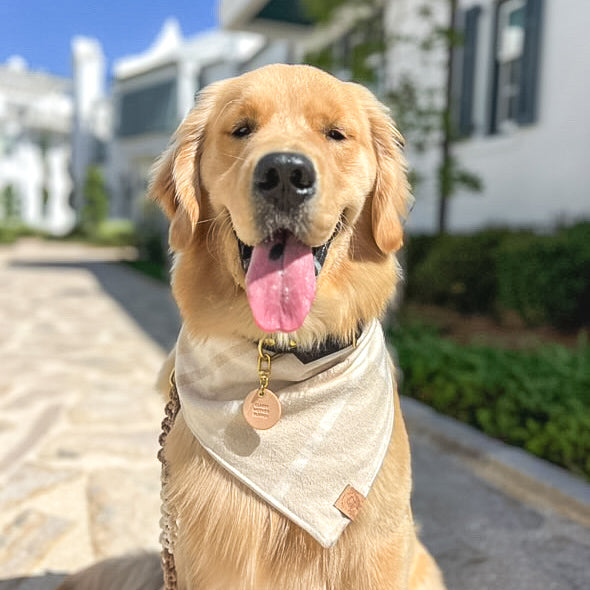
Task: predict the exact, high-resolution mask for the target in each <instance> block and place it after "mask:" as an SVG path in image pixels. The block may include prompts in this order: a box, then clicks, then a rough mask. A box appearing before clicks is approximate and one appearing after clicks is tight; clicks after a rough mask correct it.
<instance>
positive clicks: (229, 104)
mask: <svg viewBox="0 0 590 590" xmlns="http://www.w3.org/2000/svg"><path fill="white" fill-rule="evenodd" d="M402 144H403V139H402V137H401V135H400V133H399V132H398V131H397V130H396V128H395V126H394V124H393V123H392V121H391V119H390V118H389V117H388V115H387V112H386V109H385V108H384V107H383V106H382V105H381V104H380V103H379V102H378V101H377V100H376V99H375V98H374V97H373V95H372V94H371V93H370V92H369V91H367V90H366V89H364V88H363V87H362V86H359V85H357V84H352V83H345V82H340V81H338V80H337V79H336V78H334V77H332V76H330V75H328V74H326V73H324V72H321V71H320V70H317V69H315V68H312V67H309V66H286V65H273V66H267V67H264V68H261V69H259V70H256V71H253V72H250V73H247V74H244V75H242V76H240V77H237V78H232V79H229V80H224V81H222V82H218V83H215V84H213V85H211V86H209V87H207V88H205V89H204V90H203V91H202V92H201V93H200V95H199V97H198V100H197V103H196V105H195V107H194V108H193V110H192V111H191V112H190V113H189V115H188V116H187V118H186V119H185V120H184V121H183V122H182V123H181V125H180V126H179V128H178V129H177V131H176V133H175V135H174V137H173V140H172V143H171V146H170V147H169V149H168V150H167V151H166V152H165V153H164V154H163V155H162V157H161V158H160V160H159V161H158V162H157V163H156V165H155V166H154V172H153V177H152V183H151V187H150V192H151V195H152V197H153V198H155V199H156V200H157V201H158V202H159V203H160V204H161V206H162V207H163V209H164V211H165V212H166V213H167V215H168V216H169V218H170V219H171V224H170V245H171V248H172V249H173V250H174V251H175V253H176V259H175V264H174V271H173V290H174V294H175V297H176V299H177V301H178V304H179V307H180V309H181V313H182V315H183V317H184V320H185V322H187V324H188V327H189V330H191V332H193V333H201V334H210V333H216V334H219V333H225V334H228V335H229V334H231V333H233V334H240V335H242V336H246V337H249V338H258V337H260V336H261V334H262V333H269V332H272V333H296V336H297V337H298V338H299V340H300V341H309V342H313V341H316V340H317V339H321V338H323V337H325V336H326V335H327V334H330V335H332V336H335V337H339V338H342V339H343V340H345V339H346V338H348V337H349V336H350V335H351V334H352V333H354V332H355V331H356V330H357V328H358V326H359V323H363V322H365V321H368V320H369V319H371V318H373V317H376V316H378V315H379V314H380V313H382V311H383V309H384V307H385V305H386V303H387V300H388V299H389V297H390V295H391V293H392V290H393V288H394V285H395V282H396V269H395V264H394V259H393V253H394V252H395V251H396V250H397V249H399V247H400V246H401V244H402V234H403V232H402V220H403V218H404V217H405V215H406V212H407V207H408V204H409V201H410V193H409V187H408V183H407V179H406V174H405V162H404V159H403V156H402V155H401V146H402Z"/></svg>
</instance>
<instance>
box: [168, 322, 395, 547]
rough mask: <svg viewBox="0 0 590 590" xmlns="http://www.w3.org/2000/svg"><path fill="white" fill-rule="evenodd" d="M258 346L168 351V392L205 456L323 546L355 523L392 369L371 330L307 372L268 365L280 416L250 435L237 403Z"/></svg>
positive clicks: (376, 465)
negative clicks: (172, 379) (171, 354)
mask: <svg viewBox="0 0 590 590" xmlns="http://www.w3.org/2000/svg"><path fill="white" fill-rule="evenodd" d="M256 358H257V347H256V345H255V344H253V343H251V342H249V341H245V340H239V341H236V340H231V339H223V338H208V339H204V340H193V339H191V338H190V337H189V335H188V334H187V332H186V330H185V329H184V328H183V329H182V331H181V333H180V335H179V339H178V342H177V346H176V363H175V371H176V384H177V388H178V394H179V398H180V404H181V411H182V414H183V417H184V420H185V422H186V424H187V426H188V427H189V428H190V430H191V431H192V433H193V435H194V436H195V437H196V438H197V439H198V440H199V442H200V443H201V445H202V446H203V447H204V448H205V450H206V451H207V452H208V453H209V454H210V455H211V457H212V458H213V459H215V460H216V461H217V462H218V463H219V464H220V465H222V466H223V467H224V468H225V469H227V471H229V472H230V473H231V474H232V475H233V476H234V477H236V478H237V479H238V480H240V481H241V482H243V483H244V484H246V485H247V486H248V487H249V488H250V489H251V490H253V491H254V492H255V493H256V494H257V495H258V496H259V497H260V498H262V499H263V500H264V501H266V502H267V503H268V504H270V505H271V506H273V507H274V508H275V509H276V510H278V511H279V512H281V513H282V514H284V515H285V516H286V517H287V518H289V519H290V520H292V521H293V522H294V523H296V524H297V525H298V526H300V527H301V528H303V529H304V530H305V531H307V532H308V533H309V534H310V535H311V536H312V537H314V538H315V539H316V540H317V541H318V542H319V543H320V544H321V545H323V546H324V547H331V546H332V545H333V544H334V543H336V541H337V540H338V538H339V536H340V534H341V533H342V531H343V530H344V529H345V528H346V526H347V525H348V524H349V523H350V521H351V520H352V519H354V517H355V515H356V512H357V511H358V509H359V508H360V505H361V503H362V501H363V499H364V498H366V496H367V495H368V493H369V491H370V489H371V487H372V485H373V482H374V480H375V478H376V476H377V474H378V473H379V470H380V469H381V465H382V463H383V459H384V457H385V453H386V452H387V448H388V446H389V442H390V439H391V432H392V428H393V411H394V409H393V387H394V384H393V380H392V371H391V361H390V359H389V355H388V353H387V349H386V346H385V341H384V337H383V332H382V330H381V326H380V325H379V323H378V322H377V321H374V322H371V323H370V324H368V325H367V326H366V328H365V329H364V331H363V333H362V334H361V336H360V338H359V339H358V342H357V346H356V347H353V346H348V347H346V348H344V349H339V350H337V351H335V352H334V353H331V354H328V355H326V356H323V357H321V358H319V359H316V360H313V361H311V362H308V363H303V362H302V361H301V360H300V359H298V358H297V357H296V356H295V355H293V354H280V355H279V354H277V355H276V358H273V371H272V389H273V391H274V393H275V394H276V395H277V397H278V398H279V399H280V403H281V406H282V409H283V414H282V417H281V419H280V421H279V422H278V423H277V424H276V425H275V426H273V428H271V429H270V430H264V431H260V430H254V429H253V428H252V427H251V426H249V424H247V422H246V421H245V419H244V417H243V415H242V405H243V400H244V398H245V396H246V395H247V393H248V392H249V391H251V390H252V389H254V388H255V387H256V386H257V385H258V379H257V373H256V364H255V360H256Z"/></svg>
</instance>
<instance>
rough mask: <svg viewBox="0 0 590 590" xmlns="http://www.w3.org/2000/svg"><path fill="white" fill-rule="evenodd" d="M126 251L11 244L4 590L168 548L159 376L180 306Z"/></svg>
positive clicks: (5, 297)
mask: <svg viewBox="0 0 590 590" xmlns="http://www.w3.org/2000/svg"><path fill="white" fill-rule="evenodd" d="M126 254H127V253H126V252H124V251H120V250H113V249H96V248H90V247H85V246H80V245H72V244H59V243H46V242H37V241H34V240H33V241H31V240H29V241H22V242H20V243H19V244H17V245H16V246H11V247H2V248H0V285H2V288H0V358H1V359H2V371H0V415H1V420H0V588H2V590H8V589H9V588H14V589H19V590H25V589H31V590H32V589H34V588H45V589H48V590H49V589H51V588H53V587H55V586H56V585H57V583H58V582H59V581H60V579H61V576H60V575H58V574H59V572H66V571H72V570H75V569H78V568H80V567H83V566H85V565H88V564H90V563H93V562H94V561H96V560H98V559H102V558H104V557H109V556H112V555H120V554H123V553H125V552H129V551H133V550H137V549H138V548H142V549H148V550H149V549H155V550H157V549H158V544H157V540H158V534H159V531H158V511H159V463H158V462H157V460H156V457H155V455H156V451H157V437H158V433H159V424H160V420H161V417H162V404H161V400H160V399H159V396H158V395H157V394H156V392H155V390H154V383H155V378H156V375H157V372H158V370H159V368H160V366H161V363H162V361H163V360H164V358H165V354H166V351H167V349H168V347H169V346H170V345H172V343H173V342H174V338H175V334H176V331H177V329H178V316H177V312H176V309H175V306H174V303H173V302H172V300H171V297H170V295H169V292H168V289H167V288H166V287H165V286H164V285H160V284H158V283H156V282H155V281H152V280H151V279H149V278H147V277H143V276H142V275H139V274H137V273H135V272H134V271H132V270H130V269H127V268H125V267H124V266H121V265H118V264H113V263H112V262H111V261H113V260H117V259H118V258H120V257H121V256H122V255H123V256H125V255H126ZM144 325H145V326H147V328H144ZM48 570H51V571H53V572H58V573H57V574H55V575H49V574H46V573H45V572H46V571H48Z"/></svg>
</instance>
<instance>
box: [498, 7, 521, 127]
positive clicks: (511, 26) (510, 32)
mask: <svg viewBox="0 0 590 590" xmlns="http://www.w3.org/2000/svg"><path fill="white" fill-rule="evenodd" d="M524 7H525V2H524V0H508V1H507V2H504V3H502V4H500V7H499V10H498V27H497V31H496V35H497V36H496V63H497V64H498V65H497V68H498V74H497V75H498V82H497V90H496V126H497V128H498V130H499V131H503V130H505V129H507V128H509V127H510V126H511V125H514V124H517V122H518V99H519V95H520V86H521V83H522V57H523V51H524Z"/></svg>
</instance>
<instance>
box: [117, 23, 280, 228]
mask: <svg viewBox="0 0 590 590" xmlns="http://www.w3.org/2000/svg"><path fill="white" fill-rule="evenodd" d="M265 45H266V40H265V38H264V37H263V36H261V35H256V34H252V33H230V32H227V31H210V32H206V33H203V34H200V35H197V36H195V37H192V38H189V39H184V38H183V36H182V34H181V31H180V27H179V25H178V23H177V22H176V20H174V19H170V20H168V21H167V22H166V23H165V24H164V26H163V28H162V30H161V32H160V34H159V35H158V37H157V39H156V40H155V42H154V44H153V45H152V46H151V47H150V48H148V49H147V50H146V51H145V52H144V53H142V54H140V55H136V56H129V57H124V58H121V59H119V60H118V61H117V62H116V63H115V64H114V68H113V71H114V82H113V113H114V139H113V142H112V144H111V146H110V154H109V165H108V177H109V187H110V189H111V194H112V197H113V206H112V215H114V216H115V217H122V218H137V217H141V216H142V212H141V210H140V208H141V207H143V204H144V202H145V198H144V197H145V192H146V191H145V189H146V185H147V181H148V173H149V169H150V167H151V166H152V164H153V162H154V160H155V159H156V157H157V156H158V155H160V154H161V153H162V151H163V150H164V149H165V148H166V146H167V145H168V142H169V140H170V136H171V134H172V132H173V131H174V129H175V128H176V127H177V125H178V124H179V123H180V121H181V120H182V119H183V118H184V116H185V115H186V114H187V113H188V111H189V110H190V109H191V107H192V106H193V104H194V97H195V93H196V92H197V91H198V90H199V89H200V88H202V87H203V86H205V85H207V84H209V83H211V82H213V81H215V80H219V79H222V78H226V77H229V76H234V75H237V74H239V73H241V72H242V63H243V62H244V61H245V60H250V59H255V57H256V55H258V54H259V53H260V52H261V51H264V49H265ZM280 57H284V56H283V55H281V56H280Z"/></svg>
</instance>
